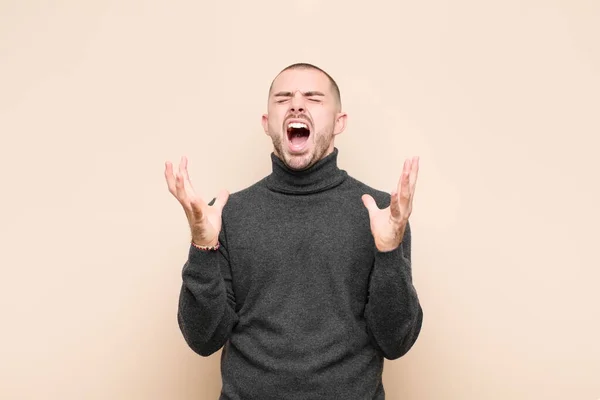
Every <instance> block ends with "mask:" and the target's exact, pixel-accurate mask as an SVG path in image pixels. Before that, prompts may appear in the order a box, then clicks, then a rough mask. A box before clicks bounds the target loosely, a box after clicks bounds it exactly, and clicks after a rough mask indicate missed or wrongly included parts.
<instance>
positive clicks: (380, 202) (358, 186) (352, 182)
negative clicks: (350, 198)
mask: <svg viewBox="0 0 600 400" xmlns="http://www.w3.org/2000/svg"><path fill="white" fill-rule="evenodd" d="M344 186H346V188H345V190H348V191H351V192H354V193H356V194H358V195H360V196H362V195H363V194H368V195H371V196H372V197H373V199H375V202H376V203H377V206H379V208H385V207H387V206H389V205H390V193H387V192H384V191H383V190H380V189H377V188H374V187H372V186H370V185H368V184H366V183H364V182H362V181H359V180H358V179H356V178H354V177H353V176H350V175H348V177H347V178H346V181H345V182H344Z"/></svg>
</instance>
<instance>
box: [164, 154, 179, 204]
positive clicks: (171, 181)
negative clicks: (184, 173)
mask: <svg viewBox="0 0 600 400" xmlns="http://www.w3.org/2000/svg"><path fill="white" fill-rule="evenodd" d="M165 179H166V181H167V187H168V188H169V192H170V193H171V194H172V195H173V196H175V195H176V194H177V188H176V187H175V175H173V164H171V162H170V161H166V162H165Z"/></svg>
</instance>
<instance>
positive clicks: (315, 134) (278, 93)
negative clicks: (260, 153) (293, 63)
mask: <svg viewBox="0 0 600 400" xmlns="http://www.w3.org/2000/svg"><path fill="white" fill-rule="evenodd" d="M346 118H347V116H346V114H345V113H342V112H341V111H340V106H339V104H338V100H337V98H336V96H335V94H334V92H333V87H332V86H331V82H330V81H329V79H328V78H327V76H326V75H325V74H323V73H322V72H321V71H318V70H314V69H291V70H287V71H284V72H282V73H281V74H279V76H277V78H275V81H274V82H273V86H272V89H271V92H270V93H269V101H268V113H267V114H265V115H263V117H262V124H263V128H264V130H265V133H266V134H267V135H268V136H270V137H271V140H272V141H273V147H274V153H275V155H276V156H277V157H279V158H280V159H281V160H282V161H283V162H284V163H285V164H286V165H287V166H288V167H289V168H291V169H294V170H302V169H306V168H308V167H310V166H312V165H313V164H314V163H316V162H317V161H319V160H320V159H322V158H323V157H325V156H327V155H329V154H330V153H331V152H332V151H333V149H334V137H335V136H336V135H338V134H340V133H342V131H343V130H344V128H345V126H346Z"/></svg>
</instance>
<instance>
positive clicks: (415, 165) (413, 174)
mask: <svg viewBox="0 0 600 400" xmlns="http://www.w3.org/2000/svg"><path fill="white" fill-rule="evenodd" d="M418 175H419V157H413V160H412V168H411V171H410V192H411V194H413V195H414V193H415V187H416V186H417V177H418Z"/></svg>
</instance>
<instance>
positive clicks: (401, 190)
mask: <svg viewBox="0 0 600 400" xmlns="http://www.w3.org/2000/svg"><path fill="white" fill-rule="evenodd" d="M410 173H411V161H410V160H408V159H407V160H405V161H404V168H403V169H402V175H401V176H400V179H399V180H398V189H397V191H398V194H399V199H398V200H399V201H400V205H404V203H406V201H407V200H408V199H409V198H410Z"/></svg>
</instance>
